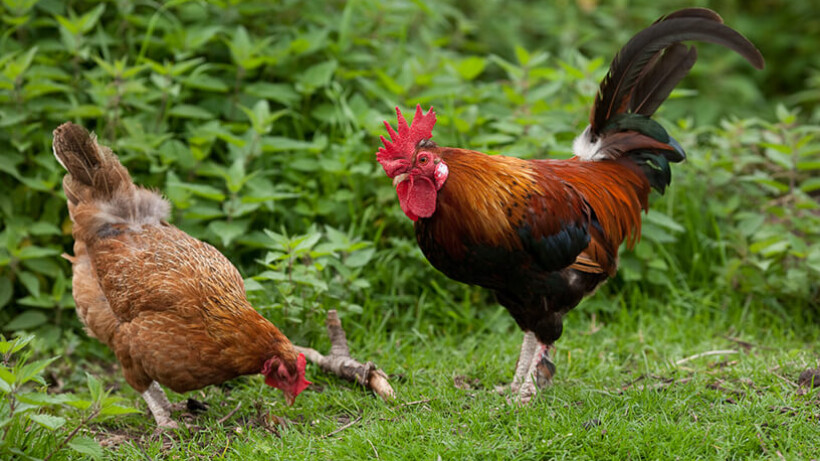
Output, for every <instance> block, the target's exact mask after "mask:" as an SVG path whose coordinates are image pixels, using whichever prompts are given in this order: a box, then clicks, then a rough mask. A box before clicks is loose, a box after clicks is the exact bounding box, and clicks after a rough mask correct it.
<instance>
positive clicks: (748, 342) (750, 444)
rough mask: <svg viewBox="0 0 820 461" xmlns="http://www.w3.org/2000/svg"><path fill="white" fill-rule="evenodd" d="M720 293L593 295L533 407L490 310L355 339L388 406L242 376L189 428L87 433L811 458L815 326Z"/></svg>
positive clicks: (198, 449) (465, 454)
mask: <svg viewBox="0 0 820 461" xmlns="http://www.w3.org/2000/svg"><path fill="white" fill-rule="evenodd" d="M714 298H715V296H714V294H710V293H708V292H703V293H691V294H689V295H687V296H684V297H676V299H674V300H673V301H671V302H669V303H660V302H657V301H655V300H652V299H646V298H644V297H643V296H641V295H640V293H634V297H633V298H631V299H629V300H627V299H623V298H620V299H618V298H616V299H603V297H599V298H594V299H592V300H590V301H588V302H587V303H586V304H584V305H583V306H582V307H581V308H579V309H577V311H576V312H574V313H572V314H571V315H570V316H569V317H568V321H567V325H566V330H565V334H564V337H563V338H562V339H561V340H560V341H559V343H558V345H557V354H556V356H555V361H556V364H557V366H558V375H557V376H556V380H555V383H554V385H553V387H551V388H549V389H547V390H545V391H543V392H542V393H541V394H539V395H538V397H537V398H536V399H535V400H534V401H533V402H532V403H531V404H530V405H527V406H521V405H518V404H516V403H514V402H510V401H509V400H508V399H509V395H504V394H502V393H500V392H499V391H498V387H500V386H504V385H505V384H507V383H509V381H510V379H511V378H512V367H513V365H514V362H515V358H516V354H517V352H518V346H519V345H520V340H521V336H522V335H521V333H520V332H519V331H517V328H514V326H513V325H512V324H511V321H509V320H508V319H507V317H508V316H507V314H506V313H505V312H504V311H503V310H502V309H500V308H494V309H491V310H488V311H487V312H488V314H490V315H488V316H487V317H488V319H487V321H486V322H485V323H484V324H483V328H481V329H478V330H477V331H475V332H474V333H472V334H469V335H465V336H446V335H435V334H430V333H423V332H419V331H415V332H409V331H404V332H398V331H397V332H385V331H374V332H372V333H371V334H368V335H367V336H366V337H360V338H358V339H357V340H356V341H354V342H353V343H352V347H353V353H354V355H358V356H359V357H361V358H368V359H372V360H374V361H376V362H377V363H378V364H379V365H380V366H381V367H382V368H383V369H384V370H385V371H386V372H387V373H389V375H390V377H391V381H392V383H393V385H394V387H395V390H396V392H397V399H396V401H395V402H390V403H385V402H383V401H381V400H380V399H378V398H377V397H375V396H373V395H372V394H369V393H368V392H366V391H364V390H363V389H361V388H357V387H356V386H353V385H350V384H348V383H346V382H342V381H339V380H337V379H335V378H334V377H329V376H326V375H322V374H321V372H319V371H317V370H316V369H315V368H309V369H308V373H309V378H310V379H312V380H313V381H314V386H313V387H312V388H311V389H309V390H308V391H306V392H305V393H304V394H302V395H301V396H300V397H299V398H298V399H297V402H296V404H295V405H294V406H292V407H287V406H285V404H284V401H283V399H282V398H281V396H280V395H279V394H278V393H274V392H271V390H269V389H263V385H262V380H261V378H258V377H254V378H244V379H239V380H236V381H234V382H231V383H230V384H228V385H226V386H223V387H221V388H216V387H212V388H209V389H206V390H205V391H203V392H201V393H194V395H192V397H195V398H197V399H200V400H203V401H206V402H208V404H209V405H210V409H209V410H208V411H207V412H205V413H201V414H197V415H196V416H191V417H190V419H189V416H188V415H185V416H184V420H185V421H187V422H188V423H189V424H191V425H193V426H195V427H193V428H190V429H189V430H183V431H180V432H177V433H164V434H159V433H157V432H153V420H152V418H151V417H150V416H149V415H147V414H146V413H145V412H143V413H142V414H139V415H133V416H129V417H126V418H121V419H118V420H116V421H112V422H109V423H105V424H100V425H95V426H93V427H92V428H91V433H92V434H94V437H95V438H96V439H97V440H98V441H100V442H101V443H102V444H103V445H105V446H111V447H116V449H117V451H116V453H117V456H118V457H121V458H123V459H144V458H145V457H151V458H152V459H157V458H168V459H174V458H180V459H190V458H202V459H212V458H217V459H222V458H227V459H254V458H265V459H304V458H311V459H438V457H440V458H441V459H543V458H562V459H563V458H566V459H635V458H643V459H669V458H670V457H677V458H678V459H696V458H708V459H715V458H717V459H732V458H742V459H749V458H763V459H767V458H771V459H777V458H782V457H785V459H813V458H817V457H818V456H820V444H818V440H820V392H818V390H813V391H811V390H809V389H808V388H806V387H798V385H797V381H798V376H799V375H800V373H801V372H802V371H804V370H806V369H807V368H809V367H817V366H818V365H820V364H818V360H817V357H818V354H820V349H818V344H820V337H818V332H817V328H816V325H810V324H806V323H805V322H795V321H794V319H787V318H783V317H782V316H780V315H778V314H776V313H761V312H758V313H755V312H754V310H751V309H749V308H748V307H746V308H744V307H742V306H739V305H731V306H724V305H717V304H716V303H715V302H714V301H712V299H714ZM605 302H606V303H608V302H614V303H618V304H619V307H618V309H617V311H616V313H615V314H614V315H611V316H607V318H606V319H605V320H602V319H601V318H600V316H598V315H595V314H594V313H590V311H591V310H592V311H594V309H595V306H596V305H597V304H600V303H605ZM740 325H742V326H743V327H742V328H741V327H740ZM715 351H723V353H720V354H718V355H708V356H703V357H700V358H697V355H698V354H703V353H710V352H715ZM117 381H119V377H117ZM122 391H123V393H124V395H126V396H128V397H129V398H130V399H133V400H134V402H135V403H136V404H137V405H140V404H141V403H140V402H139V398H138V396H137V395H136V394H135V393H134V392H133V391H131V390H130V389H127V388H124V389H122ZM184 398H185V397H184V396H180V395H175V396H173V397H172V400H184ZM240 404H241V406H240ZM237 406H239V409H238V410H236V412H232V410H234V409H235V408H236V407H237ZM178 416H182V415H178ZM226 417H227V419H226V420H225V421H220V420H222V419H225V418H226Z"/></svg>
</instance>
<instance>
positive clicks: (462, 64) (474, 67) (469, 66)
mask: <svg viewBox="0 0 820 461" xmlns="http://www.w3.org/2000/svg"><path fill="white" fill-rule="evenodd" d="M485 67H487V60H486V59H484V58H481V57H478V56H470V57H469V58H465V59H462V60H461V61H459V62H458V63H457V64H456V70H457V71H458V73H459V75H461V78H463V79H464V80H473V79H475V78H476V77H478V76H479V75H481V73H482V72H484V68H485Z"/></svg>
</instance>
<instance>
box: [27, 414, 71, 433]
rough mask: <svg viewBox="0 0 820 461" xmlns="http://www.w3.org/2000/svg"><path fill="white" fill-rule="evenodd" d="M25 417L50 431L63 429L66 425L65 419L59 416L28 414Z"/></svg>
mask: <svg viewBox="0 0 820 461" xmlns="http://www.w3.org/2000/svg"><path fill="white" fill-rule="evenodd" d="M27 416H28V419H30V420H32V421H34V422H35V423H37V424H39V425H41V426H43V427H45V428H46V429H50V430H52V431H54V430H57V429H59V428H61V427H63V425H65V423H66V419H65V418H63V417H60V416H52V415H47V414H43V413H41V414H36V413H29V414H28V415H27Z"/></svg>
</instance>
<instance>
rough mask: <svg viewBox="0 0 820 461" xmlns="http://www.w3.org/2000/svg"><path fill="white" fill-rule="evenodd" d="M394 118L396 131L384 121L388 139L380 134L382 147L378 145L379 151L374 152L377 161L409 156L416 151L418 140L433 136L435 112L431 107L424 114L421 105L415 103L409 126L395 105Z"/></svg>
mask: <svg viewBox="0 0 820 461" xmlns="http://www.w3.org/2000/svg"><path fill="white" fill-rule="evenodd" d="M396 118H397V119H398V128H399V132H398V133H396V131H395V130H394V129H393V127H392V126H390V123H388V122H387V120H385V121H384V126H385V127H386V128H387V133H388V134H389V135H390V141H388V140H387V139H385V138H384V136H381V140H382V143H383V144H384V147H379V152H378V153H377V154H376V159H377V160H378V161H379V162H384V161H387V160H393V159H398V158H403V159H406V158H410V157H411V156H412V155H413V152H415V151H416V145H417V144H418V143H419V141H421V140H422V139H429V138H432V137H433V127H434V126H435V125H436V113H435V112H433V108H432V107H431V108H430V110H428V111H427V113H426V114H425V113H422V111H421V105H417V106H416V115H415V116H413V123H412V124H411V125H410V126H408V125H407V120H405V119H404V116H402V114H401V110H399V108H398V107H396ZM391 141H392V142H391Z"/></svg>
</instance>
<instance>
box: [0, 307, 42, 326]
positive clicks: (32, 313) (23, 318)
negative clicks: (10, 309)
mask: <svg viewBox="0 0 820 461" xmlns="http://www.w3.org/2000/svg"><path fill="white" fill-rule="evenodd" d="M47 321H48V317H47V316H46V315H45V314H43V313H42V312H40V311H39V310H33V309H30V310H27V311H24V312H23V313H21V314H19V315H17V316H16V317H14V318H13V319H11V321H10V322H9V323H7V324H6V326H4V327H3V329H4V330H7V331H17V330H30V329H32V328H34V327H39V326H40V325H42V324H44V323H46V322H47Z"/></svg>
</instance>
